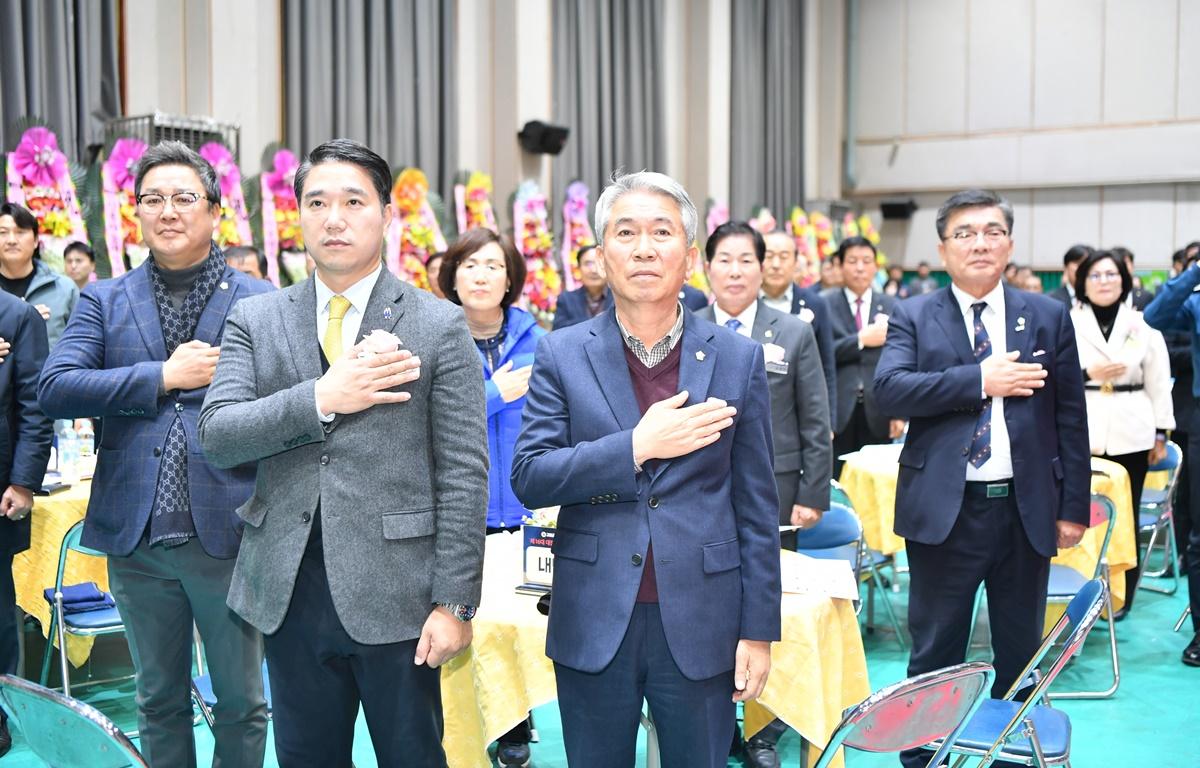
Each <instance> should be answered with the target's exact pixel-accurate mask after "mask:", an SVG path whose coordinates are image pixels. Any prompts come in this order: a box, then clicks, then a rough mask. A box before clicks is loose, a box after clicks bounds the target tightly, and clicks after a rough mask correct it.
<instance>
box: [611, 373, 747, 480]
mask: <svg viewBox="0 0 1200 768" xmlns="http://www.w3.org/2000/svg"><path fill="white" fill-rule="evenodd" d="M687 398H688V393H687V390H684V391H683V392H680V393H679V394H677V395H673V396H672V397H668V398H667V399H666V400H659V401H658V402H657V403H654V404H653V405H651V406H650V407H649V408H647V409H646V413H645V415H644V416H642V419H641V421H639V422H638V425H637V426H636V427H634V428H633V461H634V463H635V464H637V466H639V467H640V466H642V465H643V464H645V463H646V462H647V461H649V460H650V459H673V458H675V457H677V456H684V455H687V454H689V453H691V452H692V451H697V450H700V449H701V448H703V447H705V446H706V445H712V444H713V443H715V442H717V440H719V439H720V438H721V431H722V430H724V429H728V428H729V427H731V426H733V417H734V416H735V415H736V414H737V409H736V408H733V407H731V406H729V405H726V404H725V401H724V400H718V399H717V398H715V397H710V398H709V399H708V400H705V401H704V402H703V403H696V404H695V405H689V406H687V407H686V408H684V407H681V406H683V404H684V403H686V402H687Z"/></svg>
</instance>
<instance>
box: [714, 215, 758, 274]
mask: <svg viewBox="0 0 1200 768" xmlns="http://www.w3.org/2000/svg"><path fill="white" fill-rule="evenodd" d="M738 235H743V236H745V237H749V238H750V241H751V242H752V243H754V255H755V256H757V257H758V263H759V264H762V263H763V261H765V260H766V258H767V242H766V241H765V240H763V236H762V233H761V232H759V231H758V230H757V229H755V228H754V227H752V226H750V225H749V224H747V223H746V222H744V221H727V222H725V223H724V224H722V225H721V226H719V227H717V228H716V229H714V230H713V233H712V234H711V235H709V236H708V242H706V243H705V244H704V260H705V262H708V263H711V262H712V260H713V256H716V255H717V246H719V245H720V244H721V241H722V240H724V239H726V238H728V237H737V236H738Z"/></svg>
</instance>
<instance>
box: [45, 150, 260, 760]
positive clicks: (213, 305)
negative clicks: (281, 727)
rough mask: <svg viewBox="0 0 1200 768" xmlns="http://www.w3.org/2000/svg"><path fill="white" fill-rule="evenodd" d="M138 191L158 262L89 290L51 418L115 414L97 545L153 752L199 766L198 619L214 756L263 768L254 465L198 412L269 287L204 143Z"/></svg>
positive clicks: (154, 170) (107, 441) (56, 360)
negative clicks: (244, 547) (250, 606)
mask: <svg viewBox="0 0 1200 768" xmlns="http://www.w3.org/2000/svg"><path fill="white" fill-rule="evenodd" d="M134 189H135V192H136V194H137V213H138V219H139V221H140V222H141V225H142V235H143V237H144V238H145V241H146V245H147V246H148V247H149V249H150V256H151V258H149V259H147V260H146V262H145V263H144V264H142V266H141V267H139V268H138V269H135V270H133V271H131V272H129V273H128V274H126V275H124V276H122V277H120V278H118V279H116V280H104V281H102V282H99V283H94V284H92V285H90V286H88V287H87V288H86V289H85V290H84V292H83V295H82V296H81V297H80V300H79V304H78V305H77V306H76V308H75V312H74V314H73V315H72V316H71V320H70V322H69V323H68V324H67V329H66V331H65V332H64V334H63V336H62V339H61V340H60V343H59V344H58V345H57V346H56V347H55V348H54V354H53V355H52V356H51V357H50V358H49V359H48V360H47V362H46V366H45V369H44V370H43V373H42V379H41V384H40V386H39V391H38V399H39V401H40V402H41V405H42V408H43V409H44V410H45V411H46V413H47V414H48V415H50V416H51V417H52V418H56V419H59V418H64V419H73V418H84V417H101V418H103V419H104V430H103V437H102V439H101V443H100V446H99V451H98V456H99V458H98V463H97V466H96V476H95V480H94V481H93V484H92V492H91V500H90V502H89V504H88V513H87V518H86V522H85V524H84V529H83V544H84V545H85V546H88V547H92V548H93V549H98V550H100V551H102V552H105V553H107V554H108V577H109V583H110V586H111V588H112V592H113V596H114V597H115V598H116V601H117V609H118V610H119V611H120V613H121V619H122V621H123V622H124V623H125V631H126V634H127V636H128V638H129V647H130V652H131V654H132V656H133V665H134V671H135V673H136V683H137V703H138V728H139V730H140V731H141V750H142V754H143V755H144V756H145V757H146V759H147V760H148V762H149V763H150V764H151V765H152V766H154V767H155V768H158V767H159V766H165V767H168V768H178V767H180V766H183V767H185V768H186V767H190V766H195V765H196V754H195V746H194V744H193V740H192V706H191V700H190V697H189V683H190V681H189V678H190V676H191V648H192V624H193V622H195V624H196V626H197V627H198V628H199V629H200V636H201V638H202V639H203V640H204V645H205V649H206V654H205V655H206V657H207V661H208V671H209V674H210V675H211V677H212V681H213V689H214V693H215V694H216V697H217V704H216V706H215V707H214V708H213V716H214V718H215V720H216V722H215V724H214V726H213V734H214V736H215V739H216V748H215V754H214V757H213V766H222V767H223V768H229V767H230V766H261V765H262V762H263V751H264V748H265V745H266V731H267V711H266V704H265V702H264V700H263V686H262V672H261V668H262V658H263V648H262V637H261V635H259V633H258V632H257V631H256V630H255V629H253V628H252V627H251V626H250V625H249V624H246V623H245V622H243V621H242V620H241V619H240V618H238V616H237V615H235V614H234V613H233V612H232V611H231V610H229V608H227V607H226V605H225V598H226V594H227V593H228V591H229V581H230V576H231V575H232V573H233V564H234V558H235V557H236V556H237V553H238V546H239V543H240V541H241V521H240V520H239V519H238V517H237V514H236V512H235V510H236V509H237V508H238V506H239V505H241V504H242V503H243V502H245V501H246V500H247V499H248V498H249V497H250V491H251V490H252V488H253V485H254V472H255V471H254V466H253V465H244V466H241V467H235V468H233V469H229V470H223V469H218V468H216V467H214V466H213V465H211V464H210V463H209V462H208V461H207V460H206V459H205V458H204V454H203V453H201V451H200V439H199V435H198V434H197V428H196V421H197V419H198V417H199V415H200V405H201V404H202V403H203V402H204V395H205V393H206V392H207V391H208V385H209V383H210V382H211V381H212V376H213V371H214V370H215V369H216V365H217V357H218V356H219V354H220V344H221V332H222V329H223V328H224V326H225V318H226V317H227V316H228V314H229V312H230V310H231V309H232V308H233V305H234V304H235V303H236V302H237V301H239V300H240V299H243V298H245V297H247V296H250V295H252V294H255V293H262V292H264V291H266V290H268V289H269V288H270V286H269V285H268V284H267V283H264V282H262V281H260V280H252V279H250V278H248V277H246V276H245V275H243V274H242V273H241V272H238V271H237V270H235V269H233V268H231V267H227V266H226V265H225V259H224V257H223V256H222V254H221V251H220V249H219V248H217V247H216V245H215V244H213V242H212V232H213V225H214V223H215V222H216V220H217V216H218V213H219V205H220V203H219V201H220V199H221V191H220V187H219V186H218V182H217V175H216V172H215V171H214V170H213V168H212V166H211V165H209V164H208V162H207V161H205V160H204V159H203V158H201V157H200V156H199V155H198V154H196V153H195V152H193V151H192V150H191V149H189V148H188V147H186V146H185V145H183V144H181V143H179V142H164V143H162V144H159V145H157V146H155V147H152V148H151V149H149V150H147V151H146V154H145V155H143V156H142V159H141V162H140V163H139V165H138V170H137V179H136V182H135V185H134Z"/></svg>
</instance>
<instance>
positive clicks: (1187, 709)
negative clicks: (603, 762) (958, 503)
mask: <svg viewBox="0 0 1200 768" xmlns="http://www.w3.org/2000/svg"><path fill="white" fill-rule="evenodd" d="M1158 583H1162V582H1161V581H1160V582H1158ZM1185 591H1186V586H1182V587H1181V591H1180V592H1179V594H1176V595H1174V596H1171V597H1167V596H1163V595H1157V594H1152V593H1149V592H1145V591H1141V592H1139V595H1138V600H1137V604H1136V608H1135V610H1134V611H1133V612H1132V613H1131V614H1130V616H1129V617H1128V618H1127V619H1126V620H1125V621H1123V622H1121V623H1120V624H1118V625H1117V638H1118V641H1119V647H1120V656H1121V687H1120V690H1119V691H1118V692H1117V694H1116V695H1115V696H1114V697H1113V698H1110V699H1102V700H1098V701H1062V702H1059V703H1057V704H1056V706H1058V707H1059V708H1060V709H1062V710H1063V711H1065V712H1067V713H1068V714H1069V715H1070V716H1071V723H1072V729H1073V735H1072V764H1073V765H1075V766H1077V768H1091V767H1093V766H1105V767H1107V766H1156V768H1196V767H1197V766H1200V750H1198V749H1197V747H1196V728H1197V726H1200V705H1198V704H1197V700H1198V698H1200V669H1196V668H1190V667H1186V666H1184V665H1183V664H1181V663H1180V661H1179V655H1180V653H1181V652H1182V650H1183V647H1184V645H1186V644H1187V642H1188V641H1189V640H1190V639H1191V626H1190V624H1187V625H1185V626H1184V628H1183V629H1182V630H1181V631H1180V632H1179V633H1177V634H1175V633H1172V632H1171V628H1172V626H1174V623H1175V620H1176V619H1177V618H1178V617H1179V614H1180V612H1182V611H1183V609H1184V607H1185V606H1186V604H1187V601H1186V597H1185V594H1184V593H1185ZM904 597H905V595H904V594H903V593H901V594H893V595H892V598H893V601H894V604H895V605H896V608H897V610H898V611H899V612H900V615H901V616H903V615H904V610H905V606H904ZM880 613H881V612H880ZM981 639H984V634H983V633H981V634H980V635H979V636H978V637H977V642H978V641H979V640H981ZM864 644H865V647H866V651H867V663H868V667H869V670H870V679H871V685H872V687H874V688H879V687H881V686H883V685H885V684H887V683H891V682H895V681H897V680H900V679H902V678H903V677H904V672H905V666H906V664H907V660H908V658H907V654H906V653H904V652H902V651H900V649H899V646H898V645H897V644H896V642H895V639H894V638H893V636H892V635H891V633H890V632H889V631H885V630H883V629H880V630H879V631H877V632H875V633H874V634H867V635H864ZM29 652H30V654H31V657H30V662H29V665H30V668H32V667H34V666H36V662H37V661H38V660H39V659H40V654H41V648H40V647H36V648H34V647H31V648H30V649H29ZM122 653H123V641H122V639H121V638H119V637H114V638H102V639H101V646H99V647H98V650H97V661H96V664H95V666H96V674H100V673H101V669H103V673H104V674H106V675H107V674H109V673H110V672H112V671H114V669H113V668H114V667H116V670H115V671H117V672H118V673H119V672H121V671H122V670H121V669H120V666H121V654H122ZM972 657H973V658H981V659H986V658H987V657H988V651H987V650H986V649H985V648H978V649H975V650H974V651H973V653H972ZM124 663H125V664H127V663H128V662H127V657H126V659H125V662H124ZM1109 674H1110V673H1109V668H1108V637H1107V630H1106V629H1105V625H1104V623H1103V622H1101V623H1100V624H1098V625H1097V627H1096V629H1095V630H1093V633H1092V636H1091V637H1090V638H1089V640H1088V642H1087V644H1086V646H1085V647H1084V650H1083V653H1082V655H1081V656H1080V657H1079V658H1077V659H1076V660H1075V661H1074V662H1073V663H1072V664H1071V665H1070V666H1069V667H1067V669H1066V670H1065V671H1064V672H1063V673H1062V675H1060V677H1059V679H1058V681H1057V683H1056V684H1055V687H1062V688H1064V689H1066V688H1075V687H1080V686H1086V687H1092V688H1095V687H1105V686H1106V685H1107V683H1108V681H1109V679H1110V678H1109V677H1108V675H1109ZM85 676H86V673H84V672H81V671H80V672H77V677H73V679H82V678H83V677H85ZM54 682H56V681H54ZM132 689H133V687H132V683H130V682H125V683H118V684H107V685H103V686H95V687H92V688H89V689H84V690H83V691H80V692H78V693H80V694H81V695H82V697H83V698H84V700H85V701H88V702H89V703H91V704H93V705H94V706H97V707H98V708H99V709H100V710H101V711H103V712H105V713H106V714H108V715H109V716H110V717H112V718H113V719H114V720H115V721H116V723H117V724H118V725H119V726H121V727H122V728H126V729H131V728H133V727H135V720H136V718H135V716H134V711H133V693H132ZM1053 690H1054V689H1053V688H1052V689H1051V691H1053ZM534 721H535V724H536V727H537V731H538V736H539V739H540V741H539V742H538V743H537V744H534V745H533V764H532V765H533V766H534V768H566V765H567V761H566V757H565V756H564V752H563V745H562V732H561V729H560V727H559V717H558V708H557V706H556V705H554V704H548V705H546V706H544V707H540V708H538V709H537V710H535V712H534ZM194 732H195V737H196V748H197V753H198V755H199V764H200V765H201V766H206V765H208V764H209V762H210V760H211V757H212V735H211V734H210V733H209V731H208V728H207V727H205V726H204V725H200V726H197V727H196V729H195V731H194ZM643 752H644V749H641V748H639V753H643ZM780 753H781V757H782V760H783V764H784V765H785V766H795V765H797V764H798V760H799V740H798V738H797V737H796V735H795V734H794V733H789V734H788V735H787V736H785V737H784V739H783V741H782V742H781V744H780ZM3 762H4V765H5V766H6V768H8V766H11V767H12V768H21V767H22V766H40V765H43V763H42V762H41V761H40V760H38V758H37V757H35V756H34V755H33V754H32V753H31V752H30V751H29V750H28V749H27V748H26V747H25V745H24V744H23V743H22V739H21V735H20V733H19V732H14V747H13V750H12V752H10V753H9V755H8V756H7V757H5V758H3ZM354 763H355V765H356V766H357V768H369V767H370V766H375V765H376V762H375V757H374V753H373V752H372V750H371V745H370V736H369V734H368V733H367V728H366V722H365V721H364V720H363V718H362V716H361V714H360V716H359V723H358V728H357V732H356V740H355V750H354ZM847 763H848V765H849V766H851V767H852V768H860V767H861V768H869V767H874V766H897V765H898V762H897V760H896V758H895V757H894V756H892V755H874V754H866V753H858V752H856V753H853V754H851V755H849V758H848V760H847ZM267 765H268V766H276V765H277V763H276V761H275V756H274V750H273V749H272V747H271V745H270V739H269V738H268V746H267ZM638 765H639V766H641V765H644V761H643V760H641V759H639V762H638ZM730 765H731V766H736V765H740V762H738V761H736V760H733V759H731V760H730Z"/></svg>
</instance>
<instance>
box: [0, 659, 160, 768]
mask: <svg viewBox="0 0 1200 768" xmlns="http://www.w3.org/2000/svg"><path fill="white" fill-rule="evenodd" d="M0 703H2V704H3V705H4V710H5V711H6V712H8V715H9V717H11V718H12V719H13V722H14V723H16V726H17V730H19V731H20V732H21V735H22V736H24V737H25V743H26V744H28V745H29V749H30V750H31V751H32V752H33V753H34V754H35V755H37V756H38V757H39V758H41V760H42V761H43V762H44V763H46V765H50V766H54V768H126V766H131V765H132V766H134V768H149V763H147V762H146V760H145V759H144V758H143V757H142V756H141V754H140V753H139V752H138V750H137V747H135V746H134V745H133V742H131V741H130V740H129V738H128V737H127V736H125V734H123V733H121V729H120V728H118V727H117V726H116V725H115V724H114V723H113V722H112V721H111V720H109V719H108V718H107V717H105V716H104V715H103V714H101V713H100V712H99V711H98V710H96V709H95V708H93V707H90V706H88V705H87V704H84V703H83V702H82V701H79V700H78V699H72V698H70V697H68V696H64V695H63V694H61V693H59V692H57V691H52V690H50V689H49V688H45V687H43V686H40V685H36V684H35V683H31V682H29V681H28V680H22V679H21V678H19V677H15V676H13V675H0Z"/></svg>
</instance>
